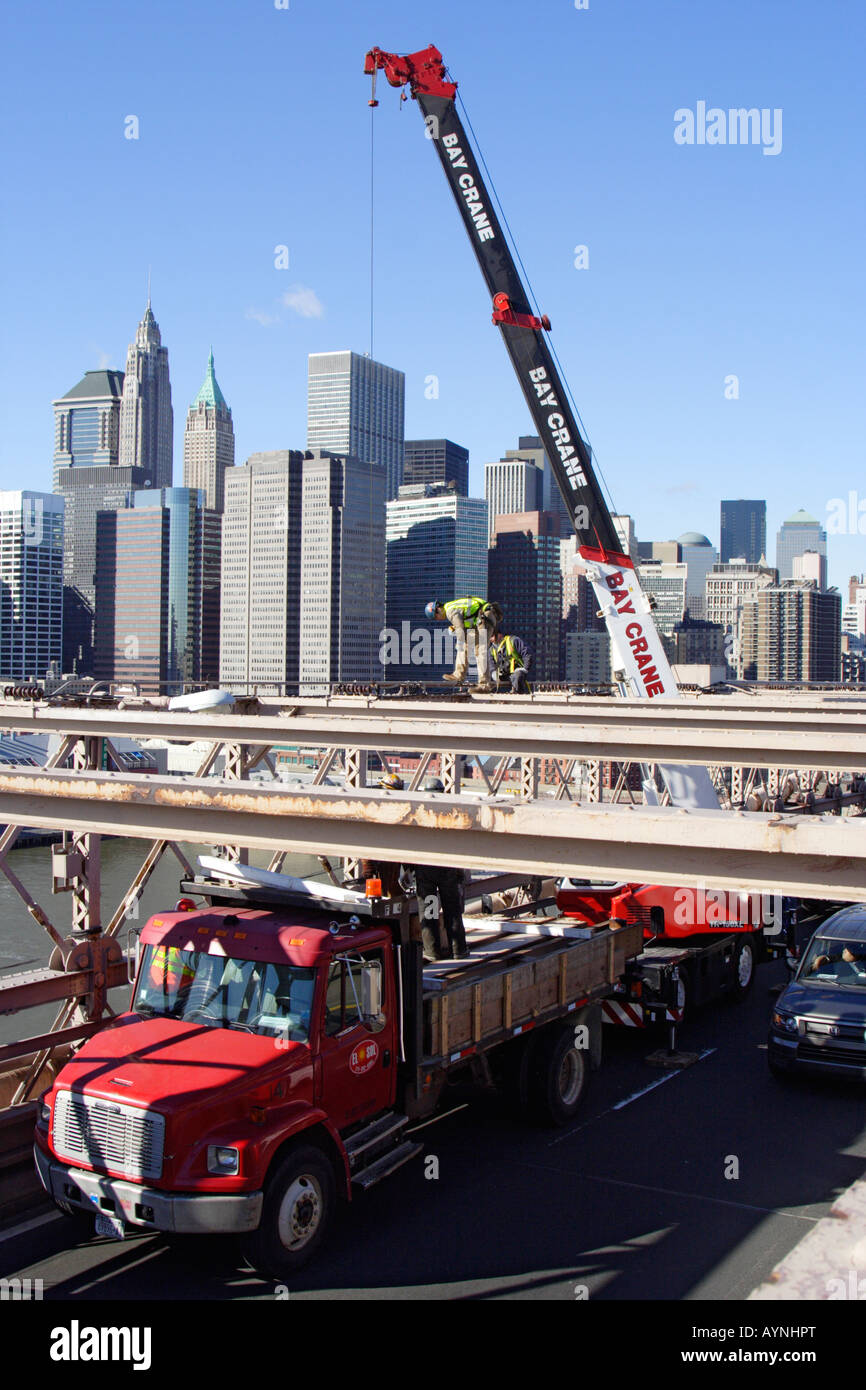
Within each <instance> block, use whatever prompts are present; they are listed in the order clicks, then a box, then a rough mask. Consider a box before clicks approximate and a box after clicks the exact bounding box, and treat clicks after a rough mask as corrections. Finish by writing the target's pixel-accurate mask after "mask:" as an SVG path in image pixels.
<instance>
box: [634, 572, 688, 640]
mask: <svg viewBox="0 0 866 1390" xmlns="http://www.w3.org/2000/svg"><path fill="white" fill-rule="evenodd" d="M638 579H639V581H640V586H641V588H642V589H643V591H644V593H645V594H648V595H649V596H650V599H651V601H653V602H654V611H653V618H654V621H655V625H656V627H657V628H658V630H659V632H660V633H662V634H663V636H665V637H672V636H673V633H674V629H675V628H676V627H677V626H678V625H679V624H680V623H681V622H682V620H683V617H684V615H685V611H686V608H687V606H688V595H687V584H688V568H687V566H686V565H684V564H682V563H675V562H674V561H671V560H643V561H641V564H640V567H639V570H638Z"/></svg>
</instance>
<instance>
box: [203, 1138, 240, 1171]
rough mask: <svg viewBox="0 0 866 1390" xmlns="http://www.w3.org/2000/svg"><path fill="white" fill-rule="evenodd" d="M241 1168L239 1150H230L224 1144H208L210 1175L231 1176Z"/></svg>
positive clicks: (208, 1168)
mask: <svg viewBox="0 0 866 1390" xmlns="http://www.w3.org/2000/svg"><path fill="white" fill-rule="evenodd" d="M239 1167H240V1154H239V1153H238V1150H237V1149H229V1148H226V1147H224V1146H223V1145H222V1144H208V1147H207V1170H208V1172H209V1173H222V1174H224V1175H228V1176H231V1175H232V1174H233V1173H237V1171H238V1168H239Z"/></svg>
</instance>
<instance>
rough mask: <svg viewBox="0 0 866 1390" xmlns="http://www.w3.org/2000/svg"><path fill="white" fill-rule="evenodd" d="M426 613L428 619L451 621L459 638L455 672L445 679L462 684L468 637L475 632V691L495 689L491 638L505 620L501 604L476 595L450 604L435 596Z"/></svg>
mask: <svg viewBox="0 0 866 1390" xmlns="http://www.w3.org/2000/svg"><path fill="white" fill-rule="evenodd" d="M424 612H425V614H426V615H427V617H428V618H431V619H437V620H438V621H444V622H448V623H450V624H451V628H452V630H453V631H454V633H455V636H456V638H457V655H456V658H455V662H454V671H453V673H452V674H451V675H444V676H443V677H442V679H443V680H446V681H448V682H450V683H452V684H454V685H460V683H461V682H462V681H464V680H465V679H466V667H467V662H468V652H467V649H466V637H467V633H468V632H474V633H475V659H476V661H477V663H478V684H477V685H473V686H472V690H473V692H474V693H476V694H486V693H487V692H489V691H491V690H493V689H494V685H493V682H492V680H491V679H490V638H491V635H492V634H493V633H494V632H495V631H496V627H497V624H498V623H500V622H501V621H502V609H501V608H500V607H499V604H498V603H488V602H487V600H486V599H483V598H478V597H477V595H473V596H471V597H469V598H453V599H450V600H449V602H448V603H442V602H441V601H440V600H439V599H435V600H434V601H433V602H431V603H428V604H427V607H426V608H425V610H424Z"/></svg>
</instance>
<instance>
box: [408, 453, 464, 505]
mask: <svg viewBox="0 0 866 1390" xmlns="http://www.w3.org/2000/svg"><path fill="white" fill-rule="evenodd" d="M403 458H404V461H403V483H404V484H405V485H406V486H407V487H412V486H415V485H417V484H419V483H450V484H451V485H452V487H453V488H454V491H455V492H459V493H460V495H461V496H462V497H466V496H467V495H468V493H469V450H468V449H464V448H463V446H462V444H455V443H454V442H453V440H451V439H407V440H406V445H405V450H404V456H403Z"/></svg>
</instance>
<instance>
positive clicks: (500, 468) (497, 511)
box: [484, 456, 544, 546]
mask: <svg viewBox="0 0 866 1390" xmlns="http://www.w3.org/2000/svg"><path fill="white" fill-rule="evenodd" d="M484 496H485V497H486V498H487V543H488V545H490V546H492V545H493V537H494V533H495V530H496V518H497V517H498V516H514V515H516V514H517V513H523V512H543V511H544V506H543V499H544V473H543V471H542V469H541V468H539V467H538V464H537V463H534V462H533V460H532V459H527V458H523V457H519V456H515V457H511V458H503V459H499V461H498V462H497V463H485V465H484Z"/></svg>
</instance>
